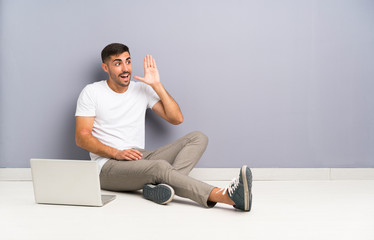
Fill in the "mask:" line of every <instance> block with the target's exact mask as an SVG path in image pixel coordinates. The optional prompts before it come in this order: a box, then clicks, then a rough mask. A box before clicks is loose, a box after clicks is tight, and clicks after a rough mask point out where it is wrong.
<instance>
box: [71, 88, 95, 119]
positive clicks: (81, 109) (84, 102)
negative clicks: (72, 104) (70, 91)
mask: <svg viewBox="0 0 374 240" xmlns="http://www.w3.org/2000/svg"><path fill="white" fill-rule="evenodd" d="M93 99H94V98H93V91H92V89H91V88H90V87H89V86H86V87H85V88H84V89H83V90H82V92H81V94H80V95H79V98H78V101H77V109H76V111H75V116H80V117H95V116H96V105H95V102H94V100H93Z"/></svg>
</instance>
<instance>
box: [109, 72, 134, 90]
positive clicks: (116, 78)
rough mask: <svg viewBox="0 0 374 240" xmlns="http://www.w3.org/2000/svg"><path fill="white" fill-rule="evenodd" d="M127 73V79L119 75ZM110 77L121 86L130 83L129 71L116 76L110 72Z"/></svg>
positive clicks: (126, 85)
mask: <svg viewBox="0 0 374 240" xmlns="http://www.w3.org/2000/svg"><path fill="white" fill-rule="evenodd" d="M126 73H128V77H127V79H124V78H122V77H121V76H122V75H124V74H126ZM110 78H111V79H112V80H113V81H114V82H115V83H116V84H117V85H119V86H121V87H128V86H129V85H130V80H131V73H130V72H123V73H121V74H119V75H118V76H116V75H115V74H113V73H111V74H110Z"/></svg>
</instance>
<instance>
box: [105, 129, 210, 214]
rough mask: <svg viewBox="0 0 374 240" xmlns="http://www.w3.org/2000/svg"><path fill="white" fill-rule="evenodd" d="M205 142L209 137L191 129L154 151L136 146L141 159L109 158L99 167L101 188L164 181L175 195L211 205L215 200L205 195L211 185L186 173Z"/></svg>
mask: <svg viewBox="0 0 374 240" xmlns="http://www.w3.org/2000/svg"><path fill="white" fill-rule="evenodd" d="M207 144H208V138H207V137H206V136H205V135H204V134H203V133H201V132H192V133H190V134H187V135H186V136H184V137H182V138H180V139H178V140H177V141H175V142H173V143H171V144H169V145H166V146H164V147H161V148H159V149H156V150H154V151H147V150H144V149H137V150H139V151H140V152H141V153H142V154H143V157H142V159H141V160H136V161H117V160H108V161H107V162H106V163H105V164H104V166H103V168H102V169H101V173H100V182H101V188H102V189H105V190H110V191H135V190H139V189H142V188H143V186H144V185H145V184H149V183H151V184H160V183H166V184H168V185H170V186H171V187H172V188H173V189H174V191H175V194H176V195H178V196H181V197H185V198H189V199H191V200H193V201H195V202H197V203H200V204H201V205H204V206H205V207H212V206H214V205H215V203H213V202H209V201H208V198H209V195H210V193H211V191H212V190H213V188H214V187H213V186H211V185H209V184H207V183H204V182H201V181H198V180H196V179H194V178H191V177H189V176H188V174H189V173H190V172H191V170H192V169H193V167H194V166H195V165H196V163H197V162H198V161H199V159H200V157H201V156H202V155H203V153H204V151H205V149H206V146H207Z"/></svg>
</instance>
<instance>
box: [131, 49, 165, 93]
mask: <svg viewBox="0 0 374 240" xmlns="http://www.w3.org/2000/svg"><path fill="white" fill-rule="evenodd" d="M134 78H135V79H137V80H139V81H142V82H144V83H146V84H148V85H150V86H152V85H154V84H158V83H160V74H159V73H158V70H157V66H156V61H155V60H154V59H153V57H152V56H151V55H146V56H145V58H144V77H139V76H134Z"/></svg>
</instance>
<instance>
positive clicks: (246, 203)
mask: <svg viewBox="0 0 374 240" xmlns="http://www.w3.org/2000/svg"><path fill="white" fill-rule="evenodd" d="M247 168H248V167H247V166H246V165H244V166H243V167H242V169H241V171H242V178H243V185H244V211H250V210H251V207H252V206H251V205H252V204H251V202H252V193H250V192H249V186H248V181H247ZM249 173H250V177H251V178H252V172H251V170H249ZM251 187H252V186H251Z"/></svg>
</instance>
